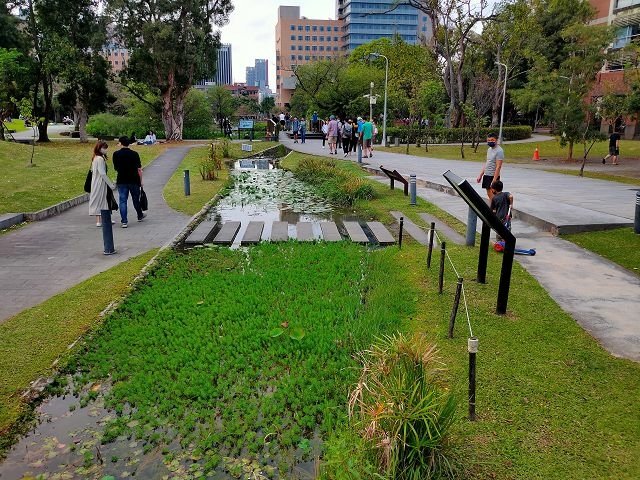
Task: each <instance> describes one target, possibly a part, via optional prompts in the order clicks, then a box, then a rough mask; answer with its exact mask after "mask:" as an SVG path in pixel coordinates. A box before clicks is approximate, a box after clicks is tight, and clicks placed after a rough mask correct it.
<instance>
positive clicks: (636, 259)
mask: <svg viewBox="0 0 640 480" xmlns="http://www.w3.org/2000/svg"><path fill="white" fill-rule="evenodd" d="M562 238H564V239H565V240H569V241H570V242H573V243H575V244H576V245H579V246H581V247H582V248H586V249H587V250H590V251H592V252H595V253H597V254H598V255H600V256H601V257H604V258H606V259H607V260H611V261H612V262H614V263H617V264H618V265H620V266H621V267H624V268H626V269H628V270H630V271H632V272H633V273H635V274H637V275H640V235H638V234H636V233H634V231H633V228H631V227H629V228H617V229H615V230H605V231H602V232H587V233H577V234H574V235H563V236H562Z"/></svg>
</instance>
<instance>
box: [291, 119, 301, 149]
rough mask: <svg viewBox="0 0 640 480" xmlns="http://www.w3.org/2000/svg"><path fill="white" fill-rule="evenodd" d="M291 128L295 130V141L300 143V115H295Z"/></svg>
mask: <svg viewBox="0 0 640 480" xmlns="http://www.w3.org/2000/svg"><path fill="white" fill-rule="evenodd" d="M291 128H292V131H293V143H298V131H299V130H300V122H299V121H298V117H293V121H292V122H291Z"/></svg>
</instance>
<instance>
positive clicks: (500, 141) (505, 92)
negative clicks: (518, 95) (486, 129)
mask: <svg viewBox="0 0 640 480" xmlns="http://www.w3.org/2000/svg"><path fill="white" fill-rule="evenodd" d="M496 65H502V66H503V67H504V89H503V90H502V113H501V114H500V132H499V133H498V143H499V144H500V145H502V122H503V121H504V99H505V97H506V96H507V73H508V72H509V68H508V67H507V64H506V63H502V62H498V61H496Z"/></svg>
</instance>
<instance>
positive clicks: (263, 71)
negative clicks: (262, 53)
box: [254, 58, 269, 88]
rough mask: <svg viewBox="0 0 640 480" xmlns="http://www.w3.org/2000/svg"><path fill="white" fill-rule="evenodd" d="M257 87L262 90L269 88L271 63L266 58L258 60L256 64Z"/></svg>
mask: <svg viewBox="0 0 640 480" xmlns="http://www.w3.org/2000/svg"><path fill="white" fill-rule="evenodd" d="M254 69H255V73H256V79H255V85H256V86H258V87H260V88H265V87H268V86H269V62H268V60H267V59H266V58H256V63H255V67H254Z"/></svg>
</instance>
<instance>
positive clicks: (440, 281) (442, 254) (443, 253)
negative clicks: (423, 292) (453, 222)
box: [438, 242, 447, 293]
mask: <svg viewBox="0 0 640 480" xmlns="http://www.w3.org/2000/svg"><path fill="white" fill-rule="evenodd" d="M446 255H447V242H442V243H441V244H440V276H439V277H438V293H442V287H443V286H444V257H445V256H446Z"/></svg>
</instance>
